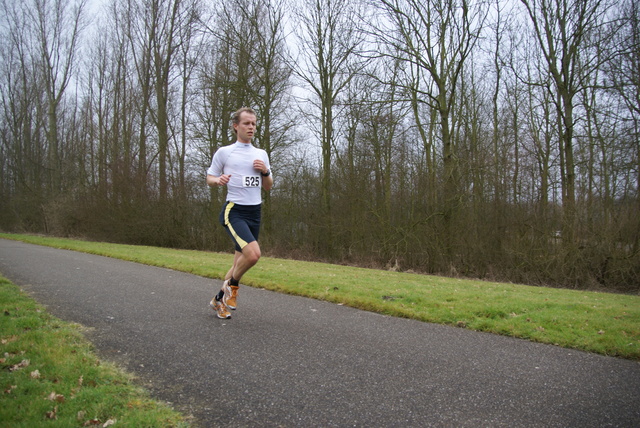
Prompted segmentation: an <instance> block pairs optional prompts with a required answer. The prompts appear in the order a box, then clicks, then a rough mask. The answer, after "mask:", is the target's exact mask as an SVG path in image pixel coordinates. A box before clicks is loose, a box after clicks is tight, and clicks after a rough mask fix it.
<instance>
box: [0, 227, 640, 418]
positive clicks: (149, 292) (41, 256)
mask: <svg viewBox="0 0 640 428" xmlns="http://www.w3.org/2000/svg"><path fill="white" fill-rule="evenodd" d="M0 273H2V274H3V275H4V276H6V277H7V278H9V279H10V280H12V281H13V282H14V283H16V284H18V285H20V286H21V287H23V289H25V290H26V291H28V292H30V293H32V295H33V296H34V298H35V299H36V300H38V301H39V302H40V303H42V304H44V305H46V306H47V308H48V310H49V311H50V312H51V313H52V314H54V315H55V316H57V317H60V318H62V319H65V320H68V321H74V322H78V323H81V324H83V325H85V326H87V327H90V332H89V333H88V338H89V339H90V340H91V341H92V342H93V343H94V344H95V346H96V348H97V349H96V350H97V353H98V355H99V356H101V357H102V358H104V359H108V360H110V361H114V362H116V363H118V364H119V365H121V366H123V367H124V368H126V369H127V370H129V371H131V372H133V373H135V374H136V375H138V376H139V378H140V381H141V383H143V384H144V385H145V386H146V387H147V388H149V389H150V390H151V392H152V394H153V395H154V396H155V397H157V398H159V399H161V400H166V401H169V402H171V403H173V404H174V406H175V407H176V408H177V409H179V410H181V411H183V412H184V413H187V414H192V415H194V416H195V418H196V421H197V422H198V424H199V425H201V426H219V425H223V424H224V425H229V426H258V425H259V426H264V425H267V426H354V425H355V426H400V425H404V426H458V427H465V426H468V427H471V426H473V427H476V426H496V427H497V426H505V427H506V426H508V427H518V426H527V427H532V426H544V427H552V426H558V427H560V426H562V427H573V426H575V427H577V426H580V427H600V426H638V425H639V424H640V408H639V407H638V406H637V403H639V402H640V364H639V363H638V362H635V361H630V360H624V359H618V358H610V357H604V356H600V355H595V354H589V353H584V352H579V351H575V350H569V349H563V348H559V347H555V346H550V345H543V344H537V343H532V342H527V341H524V340H517V339H513V338H508V337H502V336H497V335H492V334H485V333H477V332H473V331H469V330H465V329H459V328H453V327H446V326H440V325H434V324H429V323H423V322H418V321H412V320H406V319H398V318H392V317H387V316H382V315H377V314H373V313H368V312H364V311H359V310H355V309H352V308H347V307H344V306H340V305H337V304H333V303H328V302H321V301H316V300H312V299H307V298H302V297H295V296H289V295H283V294H278V293H274V292H271V291H266V290H261V289H257V288H251V287H242V288H241V294H240V298H239V309H238V310H237V311H235V312H234V313H233V318H232V319H231V320H218V319H217V318H215V317H214V315H213V313H212V312H211V310H210V309H209V308H208V302H209V299H210V298H211V296H212V293H213V292H214V290H216V289H218V288H219V285H220V284H219V282H218V281H212V280H209V279H205V278H202V277H199V276H196V275H189V274H184V273H179V272H175V271H171V270H168V269H163V268H156V267H149V266H145V265H141V264H135V263H130V262H124V261H119V260H115V259H110V258H105V257H101V256H95V255H90V254H84V253H77V252H72V251H67V250H59V249H54V248H48V247H40V246H35V245H30V244H24V243H21V242H16V241H8V240H2V239H0Z"/></svg>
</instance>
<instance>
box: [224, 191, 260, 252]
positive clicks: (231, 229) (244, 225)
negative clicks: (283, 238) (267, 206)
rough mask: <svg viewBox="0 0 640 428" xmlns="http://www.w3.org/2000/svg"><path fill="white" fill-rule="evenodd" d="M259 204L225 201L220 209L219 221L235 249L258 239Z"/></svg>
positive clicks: (238, 249)
mask: <svg viewBox="0 0 640 428" xmlns="http://www.w3.org/2000/svg"><path fill="white" fill-rule="evenodd" d="M261 208H262V206H261V205H238V204H236V203H233V202H227V203H225V204H224V206H223V207H222V211H220V223H221V224H222V225H223V226H224V228H225V229H226V230H227V233H229V236H231V239H232V240H233V243H234V244H235V247H236V251H242V249H243V248H244V247H245V246H246V245H247V244H249V243H250V242H253V241H257V240H258V234H259V233H260V216H261Z"/></svg>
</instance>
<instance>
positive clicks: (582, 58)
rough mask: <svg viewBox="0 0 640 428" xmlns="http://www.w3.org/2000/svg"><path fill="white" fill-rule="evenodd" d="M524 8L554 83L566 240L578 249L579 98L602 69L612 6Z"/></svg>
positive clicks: (572, 2)
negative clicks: (603, 34)
mask: <svg viewBox="0 0 640 428" xmlns="http://www.w3.org/2000/svg"><path fill="white" fill-rule="evenodd" d="M521 2H522V4H523V5H524V6H525V8H526V10H527V13H528V15H529V18H530V20H531V24H532V26H533V34H534V37H535V39H536V40H537V42H538V45H539V46H540V49H541V50H542V53H543V56H544V59H545V63H546V67H547V72H548V73H549V76H550V77H551V79H552V82H553V88H554V89H553V91H554V93H553V95H554V98H555V104H556V112H557V120H558V135H559V141H558V144H559V153H560V162H561V177H562V203H563V209H564V214H565V219H564V225H563V237H564V238H565V240H566V242H567V243H568V244H569V245H573V243H574V241H575V227H576V224H575V221H576V171H575V168H576V167H575V159H574V143H575V142H574V132H575V125H576V119H575V117H574V109H575V104H576V99H575V97H576V95H577V94H578V93H579V92H580V91H581V90H582V89H583V88H584V85H585V84H587V82H588V81H589V79H588V76H589V75H590V74H591V73H593V72H594V70H595V69H597V67H598V66H599V63H598V62H597V61H595V60H594V57H593V53H594V51H593V47H594V46H595V45H597V44H598V35H599V32H600V31H601V30H603V29H604V28H605V26H604V24H605V22H606V21H605V19H606V13H607V12H608V8H609V7H610V6H611V4H609V3H608V2H607V1H604V0H521Z"/></svg>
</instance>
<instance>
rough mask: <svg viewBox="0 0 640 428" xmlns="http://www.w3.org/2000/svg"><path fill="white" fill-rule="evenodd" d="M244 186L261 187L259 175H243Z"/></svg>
mask: <svg viewBox="0 0 640 428" xmlns="http://www.w3.org/2000/svg"><path fill="white" fill-rule="evenodd" d="M242 187H260V176H259V175H243V176H242Z"/></svg>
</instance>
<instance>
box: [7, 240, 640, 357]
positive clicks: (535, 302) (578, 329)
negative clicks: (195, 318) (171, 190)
mask: <svg viewBox="0 0 640 428" xmlns="http://www.w3.org/2000/svg"><path fill="white" fill-rule="evenodd" d="M0 237H2V238H9V239H17V240H21V241H24V242H30V243H34V244H39V245H47V246H52V247H57V248H65V249H70V250H76V251H83V252H88V253H93V254H100V255H104V256H109V257H114V258H119V259H124V260H130V261H134V262H139V263H144V264H148V265H154V266H161V267H166V268H170V269H175V270H178V271H183V272H189V273H193V274H196V275H201V276H204V277H211V278H222V277H223V275H224V274H225V273H226V271H227V270H228V268H229V266H230V265H231V262H232V255H231V254H220V253H212V252H203V251H186V250H175V249H166V248H156V247H145V246H134V245H120V244H109V243H96V242H87V241H78V240H71V239H61V238H51V237H42V236H31V235H10V234H0ZM243 284H246V285H250V286H254V287H261V288H265V289H269V290H274V291H278V292H282V293H288V294H294V295H300V296H307V297H312V298H315V299H321V300H327V301H330V302H334V303H338V304H343V305H347V306H352V307H355V308H360V309H364V310H367V311H372V312H378V313H382V314H387V315H391V316H396V317H405V318H410V319H416V320H420V321H426V322H432V323H439V324H446V325H452V326H457V327H463V328H467V329H472V330H477V331H484V332H490V333H496V334H501V335H506V336H512V337H518V338H522V339H527V340H532V341H536V342H541V343H548V344H554V345H558V346H562V347H566V348H573V349H579V350H583V351H588V352H595V353H598V354H603V355H609V356H615V357H622V358H628V359H632V360H640V296H632V295H621V294H612V293H598V292H590V291H576V290H567V289H556V288H545V287H533V286H526V285H518V284H505V283H495V282H487V281H476V280H463V279H452V278H444V277H437V276H429V275H418V274H411V273H402V272H389V271H380V270H373V269H362V268H355V267H347V266H339V265H331V264H325V263H313V262H301V261H293V260H285V259H275V258H269V257H263V258H262V259H261V260H260V262H259V263H258V265H256V266H255V267H254V268H253V269H251V270H250V271H249V272H248V273H247V274H246V275H245V276H244V278H243Z"/></svg>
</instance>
